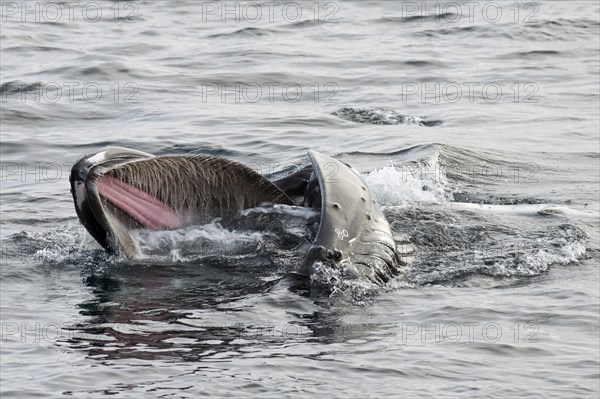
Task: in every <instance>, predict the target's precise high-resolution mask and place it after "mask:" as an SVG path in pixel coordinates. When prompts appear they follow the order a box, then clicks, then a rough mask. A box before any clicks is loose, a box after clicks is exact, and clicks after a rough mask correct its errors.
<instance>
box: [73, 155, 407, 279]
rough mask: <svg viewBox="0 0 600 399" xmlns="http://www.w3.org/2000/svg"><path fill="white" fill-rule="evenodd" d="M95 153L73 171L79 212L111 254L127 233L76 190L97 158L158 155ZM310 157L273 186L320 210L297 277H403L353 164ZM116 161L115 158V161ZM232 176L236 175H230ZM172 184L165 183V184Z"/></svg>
mask: <svg viewBox="0 0 600 399" xmlns="http://www.w3.org/2000/svg"><path fill="white" fill-rule="evenodd" d="M97 154H100V155H99V156H95V155H96V154H92V155H88V156H86V157H84V158H83V159H82V160H80V161H79V162H77V163H76V164H75V166H74V167H73V169H72V171H71V190H72V193H73V199H74V202H75V208H76V211H77V215H78V216H79V219H80V221H81V223H82V224H83V225H84V226H85V227H86V229H87V230H88V231H89V232H90V234H91V235H92V236H93V237H94V238H95V239H96V241H98V242H99V243H100V244H101V245H102V246H103V247H104V248H106V249H107V250H109V251H111V252H119V251H118V249H117V248H114V247H115V246H119V245H122V243H123V242H126V240H124V239H115V236H119V235H122V234H125V233H123V232H122V231H111V226H112V224H111V223H107V221H106V218H107V215H105V214H104V207H103V206H101V205H100V204H99V201H98V198H96V199H93V198H92V199H90V198H87V196H92V197H97V192H96V193H92V191H91V190H82V189H81V188H79V189H78V186H81V185H83V186H87V183H88V182H87V181H86V180H87V178H88V172H89V171H90V170H92V169H93V168H95V167H96V166H97V165H95V162H94V160H95V159H99V158H101V163H102V165H107V164H108V165H111V164H114V165H116V166H115V167H117V168H118V167H119V165H120V164H121V163H122V162H123V161H125V162H126V163H131V162H136V160H137V159H139V161H143V160H148V157H152V158H154V156H152V155H150V154H146V153H141V152H139V151H136V150H129V149H126V148H114V149H113V148H110V147H109V148H108V149H105V150H103V151H101V152H98V153H97ZM113 154H114V155H113ZM308 155H309V158H310V161H311V165H308V166H307V167H305V168H303V169H301V170H300V171H298V172H296V173H293V174H291V175H289V176H286V177H284V178H282V179H279V180H276V181H274V182H272V186H273V190H275V191H277V192H280V193H281V192H283V193H285V195H287V197H288V198H285V201H284V203H295V204H296V205H301V206H304V207H312V208H318V209H320V212H321V220H320V225H319V229H318V232H317V235H316V238H315V239H314V241H313V242H312V244H311V245H310V248H309V249H308V251H307V253H306V256H305V258H304V261H303V263H302V267H301V268H300V269H299V270H298V273H299V274H305V275H311V274H312V273H314V272H315V271H316V269H318V268H319V267H320V265H322V264H327V265H329V266H330V267H333V268H335V269H337V270H340V272H341V275H342V277H343V278H356V279H363V280H367V281H370V282H372V283H375V284H377V285H384V284H385V283H386V282H387V281H388V280H389V279H390V278H392V277H394V276H395V275H397V274H399V273H400V270H401V268H402V266H404V265H405V264H406V263H405V262H404V260H403V259H401V258H400V256H399V254H398V251H397V247H396V241H395V239H394V234H393V232H392V229H391V228H390V225H389V224H388V222H387V220H386V219H385V217H384V216H383V214H382V212H381V210H380V208H379V206H378V205H377V203H376V202H375V200H374V199H373V196H372V194H371V193H370V191H369V190H368V188H367V186H366V184H365V183H364V182H363V180H362V179H361V177H360V175H359V174H358V172H356V171H355V170H354V169H352V168H351V167H350V166H349V165H346V164H344V163H342V162H340V161H338V160H336V159H334V158H332V157H330V156H327V155H324V154H321V153H318V152H316V151H309V152H308ZM113 156H114V157H115V158H116V159H114V160H112V159H111V157H113ZM155 159H160V158H155ZM240 166H241V167H243V165H240V164H237V165H236V168H237V171H238V172H239V168H240ZM225 172H226V170H225V171H224V173H225ZM232 173H236V171H235V170H232ZM168 184H169V182H165V185H168ZM288 199H289V200H288ZM94 203H95V204H94ZM90 205H94V206H93V207H92V209H91V210H90V209H88V208H90ZM117 238H118V237H117ZM109 242H110V243H111V244H112V245H109V244H108V243H109ZM120 252H121V253H124V254H125V255H126V256H130V257H131V256H132V252H131V251H129V250H123V249H122V250H121V251H120Z"/></svg>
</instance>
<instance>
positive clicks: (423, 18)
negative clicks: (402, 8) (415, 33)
mask: <svg viewBox="0 0 600 399" xmlns="http://www.w3.org/2000/svg"><path fill="white" fill-rule="evenodd" d="M460 18H461V15H459V14H456V13H451V12H446V13H440V14H428V15H410V16H400V17H383V18H378V19H375V20H373V21H372V22H375V23H418V22H421V23H425V22H443V21H456V20H457V19H460Z"/></svg>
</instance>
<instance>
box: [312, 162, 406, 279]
mask: <svg viewBox="0 0 600 399" xmlns="http://www.w3.org/2000/svg"><path fill="white" fill-rule="evenodd" d="M309 157H310V159H311V162H312V165H313V168H314V178H315V179H316V180H317V181H318V187H319V191H320V197H321V198H320V201H321V203H320V207H321V224H320V227H319V231H318V233H317V237H316V239H315V241H314V243H313V245H312V246H311V248H310V249H309V251H308V253H307V255H306V258H305V260H304V267H305V268H306V269H308V270H309V273H310V272H311V268H312V266H313V265H314V263H315V262H322V263H326V264H328V265H330V266H331V267H335V268H338V269H340V270H341V271H342V272H343V274H344V276H345V277H349V278H358V279H362V280H368V281H371V282H373V283H375V284H377V285H384V284H385V283H387V282H388V281H389V280H390V278H392V277H394V276H395V275H397V274H398V273H399V272H400V270H401V267H402V266H403V265H404V264H405V263H404V262H403V260H402V259H400V257H399V256H398V253H397V248H396V241H395V240H394V235H393V232H392V229H391V227H390V225H389V223H388V222H387V220H386V219H385V217H384V216H383V214H382V212H381V210H380V209H379V206H378V205H377V203H376V202H375V200H374V199H373V196H372V194H371V192H370V191H369V189H368V188H367V186H366V184H365V183H364V182H363V180H362V178H361V177H360V175H359V174H358V172H357V171H356V170H354V169H352V168H351V167H350V166H348V165H346V164H344V163H342V162H340V161H338V160H336V159H334V158H331V157H329V156H326V155H323V154H320V153H317V152H315V151H310V152H309Z"/></svg>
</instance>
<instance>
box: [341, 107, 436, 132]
mask: <svg viewBox="0 0 600 399" xmlns="http://www.w3.org/2000/svg"><path fill="white" fill-rule="evenodd" d="M332 115H334V116H337V117H339V118H341V119H344V120H347V121H350V122H355V123H364V124H369V125H418V126H428V127H431V126H438V125H441V124H442V121H439V120H430V119H428V118H427V117H425V116H410V115H403V114H399V113H398V112H396V111H394V110H392V109H387V108H341V109H339V110H337V111H335V112H334V113H333V114H332Z"/></svg>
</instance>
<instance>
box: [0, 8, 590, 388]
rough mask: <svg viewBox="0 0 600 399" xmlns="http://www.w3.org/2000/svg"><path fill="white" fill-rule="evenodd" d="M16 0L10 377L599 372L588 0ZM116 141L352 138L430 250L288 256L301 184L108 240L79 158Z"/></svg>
mask: <svg viewBox="0 0 600 399" xmlns="http://www.w3.org/2000/svg"><path fill="white" fill-rule="evenodd" d="M0 6H1V9H0V11H1V18H2V21H1V28H0V29H1V32H0V36H1V45H0V47H1V60H0V64H1V89H0V95H1V103H0V105H1V157H2V158H1V165H2V173H1V240H2V241H1V250H2V253H1V256H2V265H1V268H0V278H1V280H0V281H1V287H0V288H1V289H0V295H1V297H0V302H1V336H0V343H1V371H0V374H1V383H0V385H1V387H0V390H1V396H2V397H3V398H33V397H40V398H41V397H51V398H59V397H74V398H98V397H104V396H110V397H115V398H152V397H156V398H197V397H205V396H206V397H229V398H239V397H252V398H255V397H260V398H271V397H273V398H281V397H304V398H309V397H329V398H348V397H360V398H390V397H403V398H417V397H424V398H425V397H429V398H458V397H478V398H516V397H520V398H530V397H531V398H534V397H535V398H597V397H598V395H599V393H600V385H599V384H600V382H599V381H600V372H599V371H600V370H599V368H600V361H599V357H600V352H599V346H600V329H599V323H600V321H599V320H600V315H599V312H600V304H599V285H600V275H599V260H600V244H599V239H600V237H599V236H600V233H599V228H600V221H599V217H600V208H599V207H600V203H599V192H600V187H599V184H600V183H599V175H600V172H599V170H600V157H599V145H600V144H599V129H600V122H599V121H600V116H599V112H600V111H599V109H600V100H599V93H600V88H599V82H600V77H599V70H600V56H599V54H600V43H599V41H600V6H599V4H598V2H597V1H539V2H515V1H496V2H489V1H481V2H478V1H475V2H467V3H465V2H460V1H459V2H451V3H445V2H431V1H424V2H421V1H418V2H408V1H404V2H401V1H398V2H394V1H341V0H338V1H330V2H328V1H322V2H320V1H317V2H315V1H306V2H304V1H298V2H284V1H281V2H271V3H262V2H258V3H255V2H227V3H224V2H199V1H191V0H188V1H184V0H182V1H176V2H166V1H119V2H106V1H102V0H98V1H95V2H86V1H81V2H79V3H77V2H75V3H68V2H58V3H57V2H44V1H35V2H34V1H23V2H21V1H19V2H9V1H4V0H3V1H1V2H0ZM108 145H119V146H125V147H131V148H135V149H138V150H142V151H146V152H150V153H153V154H211V155H217V156H223V157H227V158H230V159H234V160H237V161H240V162H242V163H245V164H247V165H249V166H251V167H252V168H253V169H255V170H257V171H259V172H261V173H262V174H264V175H266V176H268V177H269V178H276V177H280V176H283V175H285V174H286V173H289V172H291V171H293V170H295V169H297V168H300V167H303V166H304V165H306V164H308V163H309V160H308V156H307V150H309V149H313V150H316V151H319V152H322V153H325V154H328V155H331V156H334V157H336V158H338V159H341V160H343V161H344V162H347V163H349V164H351V165H353V166H354V167H355V168H356V169H357V170H359V171H360V172H361V174H362V176H363V178H364V180H365V182H366V183H367V184H368V186H369V188H370V190H371V191H372V192H373V194H374V196H375V197H376V199H377V201H378V202H379V203H380V205H381V206H382V208H383V211H384V213H385V215H386V217H387V219H388V221H389V222H390V224H391V226H392V227H393V229H394V231H395V233H396V234H397V235H398V236H402V237H404V238H405V239H407V240H409V241H410V245H412V246H414V248H415V254H416V256H415V259H414V261H413V262H412V263H411V264H410V265H409V266H408V267H407V268H406V270H404V272H403V273H402V274H401V275H400V276H399V277H398V278H396V279H393V280H392V281H390V282H389V283H388V284H387V285H386V286H385V287H383V288H377V287H373V286H370V285H369V284H367V283H365V282H357V281H344V280H343V279H340V278H339V275H336V271H335V270H332V269H323V270H321V272H320V273H319V274H318V275H315V276H313V281H312V282H311V281H310V280H307V282H306V284H304V285H301V286H300V288H299V287H297V286H294V285H293V284H289V283H286V281H287V280H286V276H288V275H289V274H290V273H292V272H293V271H294V270H296V268H298V267H299V263H300V261H301V259H302V255H303V254H302V253H298V250H297V245H298V242H300V241H302V239H303V229H304V228H305V225H306V221H307V220H308V219H310V218H311V217H312V216H314V215H313V214H314V212H313V211H311V210H304V211H298V210H295V209H292V208H289V207H288V208H286V207H277V208H275V209H267V208H260V209H253V210H249V211H246V212H244V213H243V214H239V215H236V216H235V217H233V218H232V219H230V220H215V221H213V222H212V223H209V224H207V225H203V226H195V227H193V228H189V229H186V230H178V231H170V232H147V231H140V232H139V237H138V238H139V240H140V243H141V244H142V246H143V247H144V248H145V250H146V251H147V253H148V254H149V255H148V256H147V257H146V258H145V259H144V260H141V261H128V260H125V259H122V258H119V257H111V256H108V255H107V254H105V253H104V251H103V250H102V249H101V248H100V247H99V246H98V245H97V244H96V243H95V241H94V240H93V239H92V238H91V237H90V236H89V234H88V233H87V232H86V231H85V230H84V228H83V227H82V226H81V225H80V224H79V222H78V219H77V216H76V214H75V210H74V207H73V202H72V198H71V194H70V193H69V182H68V176H69V171H70V167H71V166H72V165H73V163H74V162H76V161H77V160H78V159H80V158H81V157H82V156H83V155H85V154H88V153H92V152H95V151H98V150H100V149H102V148H103V147H105V146H108ZM313 283H314V284H316V283H325V284H328V285H329V286H330V288H331V290H330V292H320V291H318V290H313V289H311V286H312V284H313Z"/></svg>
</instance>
